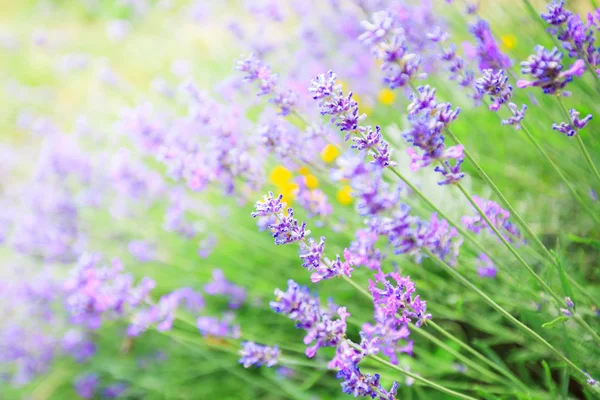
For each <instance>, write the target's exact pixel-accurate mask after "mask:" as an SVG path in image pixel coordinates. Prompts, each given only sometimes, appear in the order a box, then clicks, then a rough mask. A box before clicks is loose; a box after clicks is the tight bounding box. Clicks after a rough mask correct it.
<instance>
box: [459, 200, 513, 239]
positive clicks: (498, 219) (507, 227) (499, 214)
mask: <svg viewBox="0 0 600 400" xmlns="http://www.w3.org/2000/svg"><path fill="white" fill-rule="evenodd" d="M473 200H474V201H475V203H476V204H477V206H478V207H479V209H481V211H482V212H483V213H484V214H485V216H486V217H487V219H488V220H489V221H490V222H491V223H492V225H494V227H495V228H496V229H497V230H498V231H499V232H500V233H501V234H502V236H503V237H504V238H505V239H506V240H507V241H508V242H511V243H513V244H515V245H520V244H523V243H525V239H523V237H522V235H521V232H520V231H519V228H518V227H517V226H516V225H514V224H513V223H512V222H510V221H509V218H510V212H508V211H507V210H505V209H503V208H502V207H500V205H499V204H498V203H496V202H494V201H492V200H484V199H482V198H480V197H478V196H473ZM462 223H463V224H464V225H465V226H466V227H467V229H469V230H470V231H472V232H474V233H475V234H479V233H480V232H481V231H482V230H488V231H489V232H491V233H493V231H492V229H491V228H490V226H489V225H488V224H487V222H486V221H485V219H483V217H482V216H481V214H479V213H477V214H476V215H474V216H464V217H462Z"/></svg>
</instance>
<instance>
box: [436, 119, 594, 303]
mask: <svg viewBox="0 0 600 400" xmlns="http://www.w3.org/2000/svg"><path fill="white" fill-rule="evenodd" d="M446 134H447V135H448V136H449V137H450V139H452V140H453V141H454V142H455V143H456V144H460V145H462V146H463V153H464V155H465V156H466V157H467V160H469V161H470V162H471V164H473V166H474V167H475V170H476V171H477V173H478V174H479V176H480V177H481V179H483V180H484V181H485V182H486V183H487V184H488V186H489V187H490V188H491V189H492V191H493V192H494V193H495V194H496V195H497V196H498V197H499V198H500V201H501V202H502V204H503V205H504V206H505V207H506V208H507V209H508V211H510V214H511V216H512V217H514V218H515V219H516V220H517V222H518V223H519V225H521V227H522V228H523V229H524V230H525V232H527V235H528V237H529V238H530V239H532V240H533V242H535V244H536V245H537V246H538V247H539V248H540V250H542V252H543V253H544V255H545V256H546V258H547V259H548V260H549V261H551V262H552V263H553V264H554V265H557V262H556V258H555V257H554V256H553V255H552V253H550V250H548V248H547V247H546V246H545V245H544V243H542V241H541V240H540V238H538V236H537V235H536V234H535V233H534V232H533V229H531V227H530V226H529V225H528V224H527V223H526V222H525V220H524V219H523V218H522V217H521V215H520V214H519V213H518V212H517V211H516V210H515V209H514V208H513V206H512V205H511V204H510V202H509V201H508V200H507V199H506V197H505V196H504V194H503V193H502V192H501V191H500V189H498V187H497V186H496V184H495V183H494V181H493V180H492V179H491V178H490V177H489V175H487V173H486V172H485V171H484V170H483V168H482V167H481V165H480V164H479V163H478V162H477V161H476V160H475V158H474V157H473V155H471V153H470V152H469V151H468V150H467V149H466V147H465V146H464V145H463V143H462V142H461V141H460V140H459V139H458V137H457V136H456V135H455V134H454V133H452V131H450V130H449V129H446ZM569 280H570V282H571V283H572V284H573V286H575V287H576V288H577V289H578V290H579V291H580V292H582V293H583V294H584V295H585V296H586V297H587V298H588V299H589V300H591V301H592V302H595V300H594V298H593V297H592V296H591V295H589V294H588V293H586V291H585V289H584V288H583V287H581V285H579V283H578V282H577V281H576V280H575V279H573V278H571V277H569Z"/></svg>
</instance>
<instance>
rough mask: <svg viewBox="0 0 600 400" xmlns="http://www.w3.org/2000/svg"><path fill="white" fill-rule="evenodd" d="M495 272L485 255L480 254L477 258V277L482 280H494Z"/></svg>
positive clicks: (491, 262)
mask: <svg viewBox="0 0 600 400" xmlns="http://www.w3.org/2000/svg"><path fill="white" fill-rule="evenodd" d="M497 272H498V271H497V270H496V267H495V266H494V262H493V261H492V260H491V259H490V258H489V257H488V255H487V254H485V253H480V254H479V256H477V275H479V276H480V277H482V278H495V277H496V273H497Z"/></svg>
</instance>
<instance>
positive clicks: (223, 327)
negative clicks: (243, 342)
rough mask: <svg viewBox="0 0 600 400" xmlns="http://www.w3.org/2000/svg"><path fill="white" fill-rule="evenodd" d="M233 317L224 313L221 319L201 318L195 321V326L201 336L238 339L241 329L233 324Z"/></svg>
mask: <svg viewBox="0 0 600 400" xmlns="http://www.w3.org/2000/svg"><path fill="white" fill-rule="evenodd" d="M234 317H235V316H234V314H232V313H225V315H224V316H223V318H221V319H218V318H216V317H210V316H202V317H198V319H197V320H196V326H197V327H198V330H199V331H200V334H201V335H202V336H212V337H224V338H227V337H230V338H233V339H238V338H239V337H240V336H241V329H240V326H239V325H235V324H233V319H234Z"/></svg>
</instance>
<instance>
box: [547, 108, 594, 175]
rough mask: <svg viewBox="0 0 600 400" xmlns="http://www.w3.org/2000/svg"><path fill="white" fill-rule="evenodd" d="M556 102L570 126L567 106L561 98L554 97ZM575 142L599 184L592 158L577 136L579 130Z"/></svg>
mask: <svg viewBox="0 0 600 400" xmlns="http://www.w3.org/2000/svg"><path fill="white" fill-rule="evenodd" d="M556 100H557V101H558V104H559V105H560V109H561V110H562V112H563V114H564V116H565V118H566V119H567V120H566V122H567V123H568V124H570V123H571V122H572V119H571V114H569V111H568V110H567V106H566V105H565V102H564V101H563V100H562V97H561V96H556ZM575 140H576V141H577V144H578V145H579V149H580V150H581V153H582V154H583V157H584V158H585V161H586V162H587V164H588V167H590V170H591V171H592V172H593V173H594V176H595V177H596V180H597V181H598V183H600V172H598V169H597V168H596V166H595V165H594V162H593V161H592V158H591V157H590V153H588V151H587V149H586V147H585V144H584V143H583V140H582V139H581V135H580V134H579V129H578V130H577V133H576V134H575Z"/></svg>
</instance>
